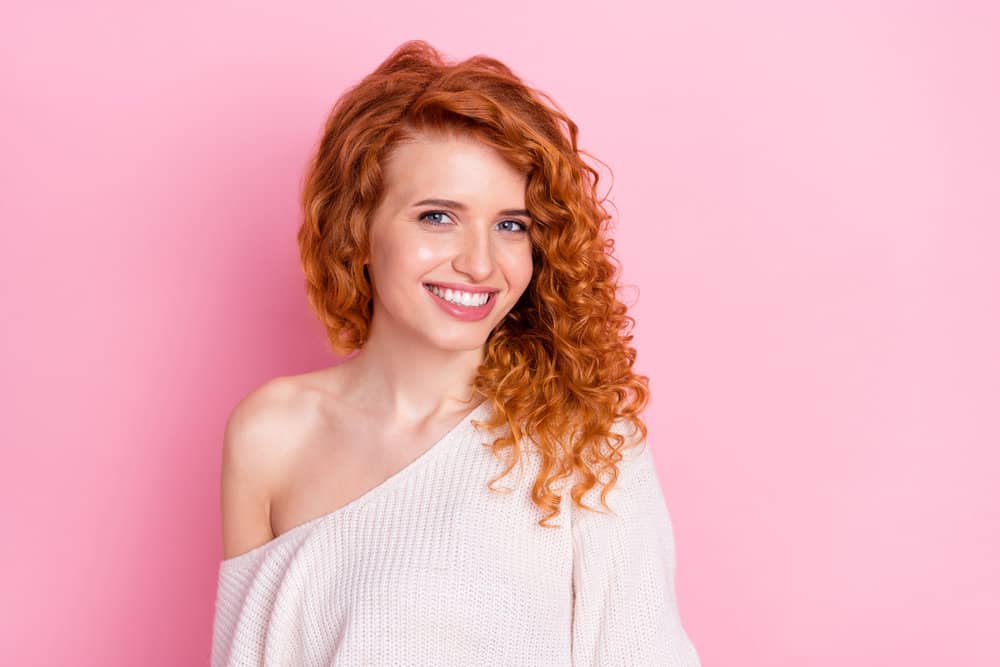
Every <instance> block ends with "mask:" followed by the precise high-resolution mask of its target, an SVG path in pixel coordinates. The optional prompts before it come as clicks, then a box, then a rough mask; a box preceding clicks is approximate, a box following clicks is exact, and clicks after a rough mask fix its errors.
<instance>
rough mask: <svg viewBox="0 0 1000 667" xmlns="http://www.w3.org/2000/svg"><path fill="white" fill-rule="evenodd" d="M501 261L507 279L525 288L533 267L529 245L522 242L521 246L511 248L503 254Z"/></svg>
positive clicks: (529, 280)
mask: <svg viewBox="0 0 1000 667" xmlns="http://www.w3.org/2000/svg"><path fill="white" fill-rule="evenodd" d="M502 261H503V264H504V272H505V273H506V274H507V277H508V280H510V281H511V283H512V284H514V285H517V286H518V287H519V288H521V289H524V288H526V287H527V286H528V283H530V282H531V273H532V268H533V266H532V258H531V246H530V245H529V244H524V246H523V247H519V248H511V249H510V250H509V252H507V253H505V254H504V257H503V259H502Z"/></svg>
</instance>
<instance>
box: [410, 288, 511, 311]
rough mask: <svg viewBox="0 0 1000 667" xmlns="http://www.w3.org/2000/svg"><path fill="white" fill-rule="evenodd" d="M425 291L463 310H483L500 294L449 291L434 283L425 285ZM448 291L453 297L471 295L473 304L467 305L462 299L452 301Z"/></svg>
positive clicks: (494, 292)
mask: <svg viewBox="0 0 1000 667" xmlns="http://www.w3.org/2000/svg"><path fill="white" fill-rule="evenodd" d="M424 289H426V290H427V291H428V292H430V293H431V294H433V295H435V296H437V297H439V298H440V299H443V300H444V301H447V302H448V303H450V304H453V305H456V306H461V307H463V308H482V307H483V306H485V305H486V304H488V303H489V302H490V301H492V300H493V299H494V298H495V297H496V295H497V294H499V292H498V291H490V292H462V291H460V290H452V289H449V288H446V287H441V286H440V285H435V284H434V283H424ZM448 291H450V292H451V293H452V294H453V295H454V294H456V293H457V294H468V295H470V297H471V298H470V301H472V302H471V303H465V302H464V299H462V298H460V299H459V300H458V301H453V300H451V299H448V298H447V297H446V296H445V294H446V292H448ZM484 294H485V295H486V298H485V299H483V295H484Z"/></svg>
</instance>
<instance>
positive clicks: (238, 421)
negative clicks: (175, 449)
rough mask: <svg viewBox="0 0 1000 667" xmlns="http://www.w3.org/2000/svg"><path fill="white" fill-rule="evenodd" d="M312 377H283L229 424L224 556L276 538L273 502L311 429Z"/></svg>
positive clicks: (253, 396)
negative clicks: (304, 431) (308, 417)
mask: <svg viewBox="0 0 1000 667" xmlns="http://www.w3.org/2000/svg"><path fill="white" fill-rule="evenodd" d="M312 375H313V374H311V373H307V374H304V375H293V376H282V377H278V378H274V379H272V380H269V381H267V382H266V383H264V384H263V385H261V386H259V387H257V388H256V389H254V390H253V391H251V392H249V393H248V394H247V395H245V396H244V397H243V398H242V399H240V401H239V402H238V403H237V404H236V406H235V407H234V408H233V409H232V411H231V412H230V414H229V417H228V419H227V420H226V427H225V432H224V436H223V449H222V452H223V453H222V467H221V480H220V502H221V510H222V538H223V558H224V559H225V558H231V557H234V556H238V555H240V554H242V553H245V552H247V551H249V550H251V549H253V548H255V547H258V546H260V545H262V544H264V543H266V542H268V541H270V540H271V539H273V538H274V533H273V531H272V529H271V500H272V498H273V496H274V492H275V489H276V488H278V487H279V486H280V485H281V482H282V480H283V479H284V476H285V474H286V470H287V469H288V466H289V465H290V462H291V461H292V460H293V458H294V454H295V450H296V447H297V443H298V442H299V441H300V440H301V437H300V436H301V431H302V429H304V428H307V427H308V424H307V423H306V421H307V420H304V419H303V415H305V414H307V413H308V403H309V400H310V394H311V393H312V392H311V391H310V383H311V381H312V378H311V377H310V376H312Z"/></svg>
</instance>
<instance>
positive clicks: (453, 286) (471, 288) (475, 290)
mask: <svg viewBox="0 0 1000 667" xmlns="http://www.w3.org/2000/svg"><path fill="white" fill-rule="evenodd" d="M424 284H425V285H435V286H437V287H444V288H445V289H450V290H455V291H459V292H469V293H471V294H481V293H483V292H499V291H500V290H499V289H497V288H495V287H476V286H475V285H461V284H459V283H439V282H426V283H424Z"/></svg>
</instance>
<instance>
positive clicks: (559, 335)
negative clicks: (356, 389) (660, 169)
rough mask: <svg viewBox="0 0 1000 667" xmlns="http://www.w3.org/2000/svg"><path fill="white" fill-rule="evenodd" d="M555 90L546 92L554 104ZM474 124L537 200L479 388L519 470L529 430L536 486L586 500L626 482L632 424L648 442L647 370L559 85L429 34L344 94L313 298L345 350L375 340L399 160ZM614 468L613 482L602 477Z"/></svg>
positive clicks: (555, 503)
mask: <svg viewBox="0 0 1000 667" xmlns="http://www.w3.org/2000/svg"><path fill="white" fill-rule="evenodd" d="M546 102H547V103H546ZM422 131H438V132H461V133H465V134H467V135H471V136H473V137H474V138H476V139H478V140H480V141H482V142H484V143H486V144H487V145H489V146H491V147H493V148H494V149H496V150H497V151H498V152H499V153H500V154H501V155H502V156H503V157H504V158H505V159H506V160H508V161H509V162H510V163H511V164H512V165H513V166H514V167H515V168H517V169H519V170H520V171H521V172H522V173H524V174H526V175H527V187H526V191H525V204H526V208H527V209H528V211H529V212H530V213H531V216H532V219H533V221H534V224H532V225H531V227H530V229H529V231H530V233H531V237H530V238H531V243H532V258H533V260H534V270H533V274H532V278H531V282H530V284H529V286H528V288H527V290H526V291H525V293H524V294H523V295H522V297H521V299H520V300H519V301H518V303H517V304H516V305H515V307H514V308H513V309H512V310H511V311H510V312H509V313H508V314H507V316H506V317H505V318H504V320H503V321H502V322H501V323H500V324H499V325H497V327H496V328H495V329H494V330H493V331H492V332H491V334H490V336H489V338H488V340H487V341H486V348H485V355H484V360H483V363H482V364H481V365H480V366H479V368H478V369H477V372H476V376H475V378H474V380H473V384H472V387H473V389H474V390H475V391H477V392H478V393H480V394H481V395H482V396H484V397H485V398H486V399H487V400H491V401H492V403H493V406H494V408H495V409H494V411H493V416H492V417H491V419H489V420H486V421H483V422H480V423H482V424H486V425H487V426H488V427H491V428H496V427H499V426H502V425H507V426H508V427H509V433H508V434H506V435H504V436H502V437H500V438H498V439H496V440H495V441H494V442H493V443H491V444H490V447H491V448H492V451H493V454H494V456H498V457H499V455H500V453H501V452H503V451H504V450H509V452H510V457H509V459H508V465H507V468H506V469H505V470H504V472H503V474H502V475H500V477H498V478H496V479H494V480H491V482H490V488H491V489H492V488H493V486H492V485H493V483H495V482H496V481H497V480H498V479H501V478H502V477H505V476H506V475H507V474H508V473H509V472H510V471H511V470H512V469H513V468H514V466H515V465H516V464H517V462H518V461H519V460H520V457H521V447H520V442H521V438H522V437H523V436H526V437H528V438H530V439H531V440H532V441H534V443H535V445H536V446H537V450H538V453H539V455H540V457H539V461H540V470H539V474H538V477H537V479H536V480H535V481H534V484H533V486H532V490H531V497H532V500H533V502H534V503H535V504H536V505H537V506H538V507H539V508H540V509H541V510H542V511H543V512H544V513H546V514H545V516H544V517H543V518H542V519H541V520H540V521H539V525H541V526H543V527H550V526H547V524H546V522H547V521H549V520H550V519H552V518H554V517H556V516H558V515H559V503H560V496H559V494H558V493H556V492H555V491H553V483H555V482H558V481H561V480H565V479H567V478H576V480H577V481H576V483H575V484H574V486H573V487H572V489H571V493H570V496H571V498H572V501H573V503H574V504H575V506H577V507H582V508H585V509H591V508H589V507H588V506H587V505H585V504H583V502H582V500H581V499H582V498H583V496H584V495H585V494H587V493H588V492H589V491H590V489H592V488H593V487H594V486H595V485H596V484H597V483H599V482H602V483H603V484H604V489H603V490H602V492H601V494H600V500H601V504H603V505H604V506H605V507H606V508H607V503H606V495H607V493H608V492H609V491H610V490H611V488H613V487H614V485H615V483H616V481H617V479H618V473H619V470H618V468H617V465H616V464H617V463H619V462H620V461H621V460H622V458H623V452H624V449H625V448H626V447H627V446H629V445H630V444H633V443H628V442H626V440H627V439H626V437H625V436H624V435H623V434H622V429H621V428H620V427H621V426H623V425H624V423H625V422H631V423H632V425H633V426H634V430H633V433H634V432H638V433H639V434H640V437H639V438H637V439H636V440H635V444H644V443H645V437H646V425H645V423H644V422H643V420H642V418H641V417H640V416H639V413H640V412H642V410H643V409H645V407H646V404H647V402H648V400H649V388H648V386H649V378H648V377H647V376H644V375H639V374H636V373H635V372H634V371H633V369H632V367H633V364H634V362H635V358H636V351H635V349H634V348H632V347H631V346H630V345H629V343H630V342H631V341H632V338H633V336H632V335H631V334H630V330H631V329H632V327H633V326H634V324H635V322H634V319H633V318H632V317H630V316H629V315H628V314H627V308H626V306H625V305H624V304H623V303H621V302H620V301H619V300H618V297H617V291H618V283H617V271H616V268H615V267H616V265H617V264H618V262H617V260H615V259H614V258H613V255H612V253H613V250H614V245H615V244H614V239H612V238H610V237H608V235H607V232H608V229H609V227H608V226H609V224H610V222H611V216H610V215H608V213H607V211H606V210H605V208H604V206H603V204H604V202H605V200H606V198H600V197H599V196H598V193H597V183H598V180H599V175H598V172H597V171H596V170H595V169H594V168H593V167H591V166H590V165H589V164H587V163H586V162H584V160H583V157H582V156H583V155H587V156H588V157H590V154H589V153H586V152H585V151H583V150H581V149H579V148H577V133H578V130H577V126H576V124H575V123H574V122H573V121H572V120H571V119H570V118H569V117H568V116H567V115H566V114H565V113H564V112H563V111H562V110H561V108H560V107H559V106H558V105H557V104H556V103H555V102H554V101H553V100H552V99H551V97H549V96H548V95H547V94H545V93H543V92H541V91H538V90H536V89H534V88H531V87H529V86H528V85H526V84H525V83H524V82H522V81H521V79H519V78H518V77H517V76H515V75H514V73H513V72H512V71H511V70H510V69H509V68H508V67H507V66H506V65H504V64H503V63H501V62H500V61H498V60H496V59H494V58H490V57H487V56H483V55H477V56H473V57H471V58H469V59H467V60H465V61H463V62H459V63H450V62H446V61H445V60H444V59H443V58H442V56H441V55H440V54H439V52H438V51H437V50H436V49H434V48H433V47H432V46H431V45H429V44H427V43H426V42H424V41H420V40H414V41H409V42H406V43H404V44H402V45H401V46H400V47H398V48H397V49H396V50H395V51H394V52H393V53H392V54H391V55H390V56H389V57H388V58H387V59H386V60H385V61H384V62H383V63H382V64H381V65H379V66H378V68H377V69H376V70H375V71H374V72H372V73H371V74H369V75H368V76H366V77H365V78H364V79H362V80H361V81H360V82H359V83H357V84H356V85H354V86H353V87H351V88H350V89H348V90H347V91H346V92H345V93H344V94H343V95H342V96H341V97H340V98H339V99H338V100H337V102H336V104H335V105H334V107H333V109H332V111H331V112H330V115H329V118H328V119H327V122H326V125H325V129H324V132H323V135H322V138H321V140H320V142H319V145H318V148H317V151H316V153H315V156H314V158H313V159H312V161H311V163H310V165H309V169H308V172H307V174H306V179H305V184H304V188H303V195H302V204H303V209H304V220H303V222H302V225H301V228H300V229H299V232H298V242H299V248H300V252H301V259H302V265H303V269H304V272H305V277H306V288H307V294H308V298H309V303H310V305H311V307H312V309H313V310H314V312H315V313H316V314H317V316H318V317H319V319H320V321H321V322H322V323H323V325H324V326H325V327H326V330H327V335H328V338H329V342H330V344H331V346H332V348H333V349H334V351H335V352H337V353H340V354H344V353H348V352H350V351H352V350H355V349H358V348H360V347H361V346H362V345H363V344H364V343H365V341H366V339H367V337H368V332H369V326H370V323H371V316H372V290H371V284H370V282H369V280H368V276H367V272H366V268H365V267H364V266H363V260H362V258H364V257H366V256H368V239H369V237H368V229H369V227H368V223H369V219H370V217H371V215H372V213H373V212H374V210H375V209H376V207H377V205H378V203H379V201H380V199H381V196H382V194H383V192H384V190H383V169H384V164H385V162H384V161H385V158H386V156H387V155H388V154H389V152H390V151H391V150H392V148H393V147H394V146H395V145H396V144H397V143H398V142H399V141H401V140H405V139H407V138H410V137H412V136H413V134H414V133H416V132H422ZM604 473H609V475H610V477H609V478H608V479H607V480H601V479H599V475H602V474H604Z"/></svg>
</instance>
